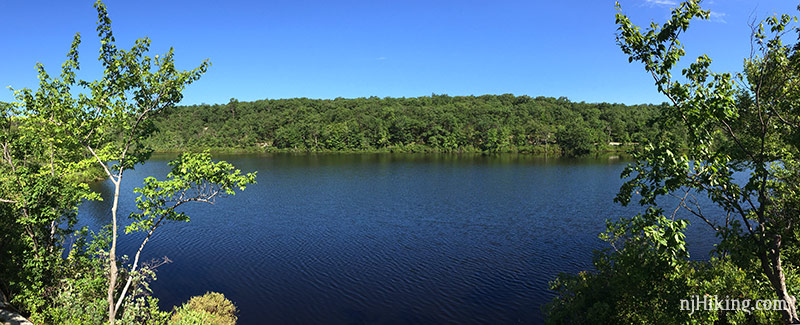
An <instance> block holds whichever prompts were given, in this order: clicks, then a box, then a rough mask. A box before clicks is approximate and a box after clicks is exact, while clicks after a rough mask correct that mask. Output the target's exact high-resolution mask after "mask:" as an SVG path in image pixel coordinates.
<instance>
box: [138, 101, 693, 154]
mask: <svg viewBox="0 0 800 325" xmlns="http://www.w3.org/2000/svg"><path fill="white" fill-rule="evenodd" d="M661 111H662V106H661V105H635V106H626V105H622V104H608V103H599V104H596V103H583V102H581V103H575V102H571V101H569V100H568V99H566V98H564V97H562V98H551V97H537V98H531V97H529V96H514V95H511V94H504V95H484V96H455V97H451V96H447V95H432V96H430V97H427V96H426V97H416V98H378V97H370V98H355V99H343V98H337V99H332V100H330V99H308V98H293V99H277V100H259V101H254V102H239V101H237V100H235V99H231V100H230V102H229V103H227V104H217V105H205V104H203V105H193V106H178V107H173V108H170V109H168V110H166V111H165V112H164V113H163V114H162V115H159V116H158V117H156V118H155V120H154V125H155V126H156V128H157V129H158V132H157V133H155V134H154V135H153V136H152V137H151V138H150V139H148V144H149V145H150V146H152V147H153V148H154V149H156V150H158V151H181V150H186V149H204V148H211V149H222V150H225V149H233V150H259V151H298V152H305V151H310V152H324V151H377V152H524V153H534V152H545V151H548V152H554V153H563V154H567V155H577V154H583V153H588V152H591V151H604V150H615V149H616V150H618V149H620V147H619V146H617V144H623V146H624V145H625V144H628V145H630V144H635V143H640V142H646V140H647V139H653V138H654V137H655V136H656V135H657V134H658V133H659V132H660V130H664V129H668V126H665V125H662V124H664V123H661V122H660V119H659V117H660V116H661ZM675 133H676V134H678V137H681V132H675ZM609 143H613V145H609Z"/></svg>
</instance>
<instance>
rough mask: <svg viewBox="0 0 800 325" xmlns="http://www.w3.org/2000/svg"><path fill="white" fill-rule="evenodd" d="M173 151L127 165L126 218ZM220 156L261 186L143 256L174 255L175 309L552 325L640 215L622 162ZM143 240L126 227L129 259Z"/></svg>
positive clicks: (697, 229) (98, 215)
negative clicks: (218, 306)
mask: <svg viewBox="0 0 800 325" xmlns="http://www.w3.org/2000/svg"><path fill="white" fill-rule="evenodd" d="M168 158H169V157H165V156H157V157H154V159H152V160H151V161H149V162H147V163H146V164H145V165H142V166H139V167H137V169H136V170H133V171H130V172H126V175H125V180H124V183H123V194H122V196H121V199H120V202H121V208H120V209H121V212H122V213H121V215H123V216H125V215H127V214H128V213H130V212H131V211H132V209H133V208H134V201H133V200H134V198H135V196H134V194H133V193H132V189H133V187H135V186H140V185H141V181H142V179H143V178H144V177H146V176H155V177H157V178H159V179H163V178H164V176H165V175H166V174H167V172H168V171H169V167H168V166H167V165H166V163H167V161H168ZM219 158H221V159H225V160H228V161H230V162H232V163H234V164H235V165H237V166H238V167H239V168H241V169H242V170H243V171H258V184H255V185H251V186H250V187H248V189H247V190H246V191H245V192H242V193H239V194H237V195H235V196H233V197H228V198H225V199H221V200H219V201H217V203H216V204H215V205H207V204H201V203H198V204H195V205H191V206H186V209H184V210H183V211H185V212H186V213H187V214H188V215H189V216H190V217H191V222H189V223H172V224H167V225H166V226H164V227H162V228H159V229H158V230H157V232H156V235H155V236H154V238H153V239H152V241H151V242H150V243H149V244H148V246H147V247H146V248H145V251H144V253H143V258H144V259H145V260H149V259H152V258H160V257H163V256H167V257H168V258H169V259H170V260H172V261H173V262H172V263H170V264H166V265H163V266H161V267H160V268H158V280H157V281H155V282H154V283H153V284H152V289H153V291H154V295H155V296H156V297H158V298H159V299H160V300H161V303H162V307H164V308H169V307H170V306H173V305H178V304H180V303H182V302H184V301H186V300H187V299H188V298H190V297H191V296H195V295H200V294H203V293H205V292H206V291H217V292H222V293H224V294H225V296H226V297H228V298H229V299H231V300H232V301H234V303H235V304H236V305H237V306H238V307H239V309H240V313H239V320H240V323H241V324H260V323H274V324H320V323H325V324H362V323H365V324H375V323H377V324H408V323H414V324H419V323H467V324H469V323H494V324H501V323H541V322H542V321H543V315H542V312H541V307H542V305H543V304H544V303H546V302H548V301H549V300H550V299H551V298H552V296H553V294H552V292H550V291H549V290H548V285H547V284H548V282H549V281H552V280H553V279H554V278H555V277H556V275H557V274H558V273H560V272H569V273H575V272H578V271H581V270H587V269H591V256H592V251H593V250H595V249H602V248H606V247H607V244H605V243H604V242H602V241H600V240H599V239H597V235H598V234H599V233H600V232H602V231H603V229H604V227H605V220H606V219H609V218H611V219H615V218H618V217H620V216H631V215H633V214H635V213H636V212H637V211H638V208H636V207H633V208H623V207H621V206H619V205H617V204H614V203H613V202H612V200H613V198H614V196H615V194H616V193H617V191H618V189H619V186H620V185H621V184H622V180H620V178H619V175H620V172H621V171H622V169H623V168H624V166H625V164H626V162H624V161H621V160H619V159H614V157H612V158H611V159H610V158H583V159H552V158H550V159H546V158H542V157H532V156H523V155H520V156H518V155H508V156H466V155H396V154H394V155H391V154H353V155H344V154H342V155H288V154H287V155H263V156H243V155H239V156H220V157H219ZM94 188H95V190H97V191H100V192H101V193H103V195H104V196H105V197H110V194H111V193H113V187H112V186H111V184H110V183H109V182H101V183H97V184H94ZM109 208H110V200H108V199H107V200H106V201H104V202H89V203H85V204H84V205H83V206H82V207H81V209H80V215H81V218H82V221H81V223H83V224H87V225H89V226H90V227H92V228H95V229H96V228H98V227H99V226H100V225H102V224H106V223H108V222H109V220H110V213H109ZM122 220H123V224H127V223H128V221H127V220H125V219H124V218H123V219H122ZM694 223H695V224H697V225H696V226H693V227H694V228H693V229H691V231H690V234H689V236H688V240H689V244H690V251H691V253H692V254H693V256H700V257H703V256H705V254H706V253H707V252H708V250H709V249H710V248H711V247H712V243H713V237H712V236H711V235H710V233H709V232H708V231H706V230H705V228H702V227H701V226H702V225H700V224H699V223H698V222H694ZM139 241H140V237H139V236H136V235H122V236H121V238H120V248H119V250H118V252H119V253H118V254H127V255H133V254H134V253H135V249H136V247H137V246H138V244H139Z"/></svg>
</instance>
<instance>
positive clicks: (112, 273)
mask: <svg viewBox="0 0 800 325" xmlns="http://www.w3.org/2000/svg"><path fill="white" fill-rule="evenodd" d="M120 174H121V173H120ZM120 181H121V179H117V180H116V181H114V203H113V204H112V206H111V249H110V250H109V252H108V263H110V270H109V273H108V323H109V324H112V325H113V324H114V319H115V318H116V314H117V310H116V308H114V287H115V286H116V285H117V253H116V252H117V207H118V203H119V184H120Z"/></svg>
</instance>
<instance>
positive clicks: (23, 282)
mask: <svg viewBox="0 0 800 325" xmlns="http://www.w3.org/2000/svg"><path fill="white" fill-rule="evenodd" d="M94 7H95V8H96V9H97V14H98V22H97V32H98V36H99V38H100V56H99V61H100V62H101V64H102V67H103V69H104V70H103V75H102V78H100V79H97V80H94V81H87V80H83V79H80V78H78V76H77V71H78V70H79V61H78V47H79V45H80V43H81V37H80V35H76V36H75V38H74V39H73V42H72V45H71V47H70V50H69V52H68V54H67V60H66V62H65V63H64V64H63V65H62V69H61V74H60V75H59V76H58V77H51V76H50V75H49V74H48V73H47V71H46V70H45V68H44V66H42V65H41V64H37V71H38V73H39V86H38V88H37V89H35V90H31V89H22V90H16V91H15V92H14V93H15V95H16V98H17V100H18V102H17V103H13V104H5V103H0V146H2V150H3V151H2V160H0V161H1V163H0V174H1V175H2V177H1V178H0V266H1V267H2V268H0V290H3V291H4V292H6V293H8V296H10V297H11V298H12V302H14V303H15V304H16V305H17V306H19V309H20V310H21V311H23V312H24V313H26V314H29V315H31V318H32V319H34V320H35V321H36V322H39V323H75V322H79V323H85V322H89V323H97V322H98V320H99V319H104V318H105V319H108V321H109V322H110V323H112V324H113V323H115V321H116V320H120V321H121V322H122V323H126V324H127V323H137V324H138V323H163V322H164V321H166V319H168V318H169V313H164V312H161V311H160V310H159V308H158V305H157V303H158V301H157V299H155V298H152V297H146V296H147V295H148V293H149V287H148V282H149V281H152V280H154V279H155V273H154V271H153V270H154V269H155V267H156V265H154V264H152V263H142V262H140V261H139V257H140V253H141V251H142V249H143V248H144V246H145V244H146V243H147V242H148V241H149V239H150V237H151V235H152V234H153V232H154V231H155V230H156V228H158V226H159V225H161V224H162V223H163V222H166V221H188V217H187V216H185V215H184V214H183V213H182V212H180V211H179V210H178V207H179V206H180V205H182V204H183V203H187V202H193V201H199V202H208V203H213V201H214V199H215V198H217V197H221V196H226V195H232V194H234V191H235V190H244V189H245V187H246V185H248V184H251V183H253V182H254V181H255V174H243V173H241V171H239V170H237V169H235V168H234V167H233V166H232V165H230V164H228V163H226V162H213V161H212V160H211V157H210V155H209V154H207V153H200V154H185V155H182V156H180V157H179V158H178V159H177V160H176V161H174V162H172V163H171V165H172V166H173V171H172V172H171V173H170V174H169V175H167V178H168V179H167V180H164V181H157V180H155V179H154V178H148V179H146V181H145V184H144V186H143V187H142V188H139V189H137V192H138V193H140V194H141V195H140V197H139V198H138V199H137V204H138V207H139V208H140V209H141V212H140V213H135V214H133V215H131V218H132V219H133V223H132V224H131V225H130V226H128V227H127V230H128V231H145V232H146V233H147V236H146V237H145V239H144V241H143V242H142V244H141V245H140V247H139V250H138V251H137V252H136V254H135V258H134V260H133V261H132V262H131V263H130V264H128V260H127V258H126V257H125V256H122V257H121V258H120V257H119V256H118V255H117V251H116V250H117V247H116V243H117V237H118V226H119V222H120V220H119V218H118V216H117V212H118V211H117V210H118V206H119V205H118V203H119V202H118V201H119V197H120V189H121V187H120V184H121V182H122V181H123V179H124V178H123V176H124V173H125V171H127V170H130V169H133V168H134V167H135V166H136V165H137V164H140V163H143V162H144V161H146V160H147V159H148V158H149V157H150V154H151V152H152V149H151V148H150V147H148V146H147V145H146V144H145V143H143V140H144V139H147V138H148V137H149V136H150V135H151V134H152V133H153V132H154V130H155V128H154V127H153V124H152V117H153V116H155V115H157V114H160V113H161V112H162V111H164V110H165V108H167V107H171V106H174V105H175V104H176V103H178V102H179V101H180V100H181V98H182V95H181V92H182V90H183V89H184V88H185V87H186V86H187V85H189V84H191V83H192V82H194V81H196V80H197V79H198V78H200V76H202V74H203V73H204V72H205V71H206V69H207V68H208V63H207V62H203V63H202V64H201V65H200V66H198V67H197V68H195V69H192V70H187V71H182V70H178V69H176V67H175V63H174V51H173V50H172V49H170V50H169V51H167V53H165V54H163V55H155V56H153V57H150V56H148V51H149V46H150V40H149V39H147V38H143V39H139V40H137V41H136V42H135V45H134V46H133V47H132V48H131V49H130V50H122V49H119V48H117V46H116V42H115V38H114V35H113V33H112V30H111V19H110V18H109V16H108V12H107V10H106V6H105V5H104V4H103V3H102V2H99V1H98V2H96V3H95V5H94ZM87 170H90V171H91V170H100V171H101V172H102V173H103V174H104V176H105V177H106V178H107V179H108V181H109V182H111V183H112V184H113V185H114V195H113V197H111V198H110V199H111V200H112V207H111V210H110V211H109V214H110V216H111V220H112V221H111V223H110V224H109V225H108V230H107V232H102V233H100V234H99V235H96V236H94V237H93V238H94V239H93V240H92V241H91V243H89V242H87V236H89V233H88V232H87V231H86V230H82V231H79V232H78V233H76V234H75V235H74V236H72V237H70V235H71V234H72V233H73V231H74V229H73V226H74V225H75V223H76V216H77V209H78V206H79V204H80V203H81V202H82V201H83V200H96V199H100V196H99V194H98V193H94V192H92V191H91V190H90V189H89V187H88V185H87V184H86V183H85V181H84V180H85V176H86V171H87ZM67 238H73V240H75V244H74V245H73V246H72V247H71V248H69V249H68V252H67V254H65V252H64V250H65V249H64V246H65V240H66V239H67ZM65 255H66V257H65ZM118 277H121V278H122V279H124V280H125V282H124V285H122V284H121V283H119V282H118V281H117V279H118ZM103 290H105V291H106V295H105V296H103ZM103 309H104V310H105V312H103ZM118 316H119V317H120V318H118Z"/></svg>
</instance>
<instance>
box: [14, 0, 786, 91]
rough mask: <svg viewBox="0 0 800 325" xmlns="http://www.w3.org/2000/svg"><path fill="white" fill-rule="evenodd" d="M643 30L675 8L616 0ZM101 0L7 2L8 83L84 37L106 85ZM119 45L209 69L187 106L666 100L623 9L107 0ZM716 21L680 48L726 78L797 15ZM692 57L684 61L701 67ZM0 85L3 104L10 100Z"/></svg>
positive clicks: (722, 12) (731, 13)
mask: <svg viewBox="0 0 800 325" xmlns="http://www.w3.org/2000/svg"><path fill="white" fill-rule="evenodd" d="M620 2H621V4H622V6H623V11H624V12H625V13H627V14H629V15H630V16H631V17H632V19H633V20H634V22H635V23H638V24H647V23H649V22H650V20H656V21H658V22H663V21H664V20H665V19H666V18H667V16H668V15H669V10H670V8H671V7H672V6H674V5H675V2H674V1H672V0H621V1H620ZM92 3H93V2H92V1H37V0H26V1H12V0H2V1H0V42H2V45H0V86H2V87H3V88H5V87H6V86H13V87H15V88H23V87H35V86H36V82H37V80H36V71H35V68H34V65H35V64H36V62H37V61H38V62H42V63H43V64H45V66H46V68H47V69H48V71H50V73H51V74H57V72H58V69H60V66H61V63H62V62H63V60H64V58H65V55H66V52H67V50H68V48H69V44H70V42H71V39H72V36H73V35H74V34H75V33H76V32H80V33H81V35H82V36H83V43H82V45H81V63H82V68H83V69H82V72H81V74H80V76H82V77H83V78H86V79H95V78H97V77H98V76H99V74H98V73H99V69H98V64H97V63H96V62H97V61H96V59H97V53H98V50H99V42H98V41H97V36H96V33H95V31H94V28H95V22H96V19H97V18H96V11H95V10H94V8H92ZM107 5H108V7H109V12H110V16H111V19H112V25H113V28H114V32H115V34H116V36H117V41H118V45H119V46H121V47H126V48H127V47H130V46H131V45H132V44H133V41H134V40H135V39H136V38H138V37H142V36H149V37H150V38H151V39H152V41H153V43H152V45H153V46H152V49H153V50H154V51H155V52H154V53H152V55H155V54H160V53H161V52H163V51H165V50H166V49H167V48H168V47H169V46H173V47H175V49H176V58H177V63H178V66H179V67H182V68H190V67H193V66H194V65H197V64H199V63H200V62H201V61H202V60H203V59H206V58H208V59H210V61H211V63H212V64H213V66H212V67H211V69H210V70H209V72H208V73H207V74H206V75H205V76H204V77H203V78H202V79H201V80H200V81H198V82H197V83H195V84H193V85H192V86H190V87H189V88H188V89H187V90H186V91H185V98H184V101H183V103H184V104H199V103H226V102H228V99H230V98H237V99H239V100H256V99H264V98H291V97H309V98H336V97H345V98H353V97H369V96H379V97H386V96H392V97H413V96H427V95H430V94H431V93H436V94H449V95H453V96H456V95H482V94H503V93H513V94H515V95H529V96H552V97H559V96H566V97H568V98H570V99H571V100H574V101H586V102H621V103H627V104H636V103H660V102H662V101H664V98H663V97H662V96H661V95H659V94H658V93H657V92H656V91H655V90H654V87H653V82H652V80H651V79H650V78H649V77H648V75H647V74H646V73H645V72H644V71H643V69H642V68H641V66H640V65H637V64H629V63H628V61H627V58H626V57H625V56H624V55H623V54H622V53H621V52H620V50H619V48H618V47H617V46H616V44H615V40H614V33H615V30H616V26H615V25H614V13H615V9H614V1H598V0H582V1H540V0H518V1H505V0H492V1H471V0H459V1H435V0H428V1H415V0H408V1H407V0H390V1H383V0H375V1H366V0H364V1H303V0H279V1H242V0H228V1H218V0H217V1H204V0H195V1H163V0H162V1H151V0H138V1H121V0H110V1H107ZM704 7H706V8H707V9H711V10H712V15H713V17H712V20H711V21H698V22H695V23H694V26H693V27H692V28H691V29H690V31H689V33H687V34H686V35H685V36H686V37H685V39H684V43H685V45H686V48H687V52H688V57H687V58H693V57H696V56H697V55H699V54H701V53H707V54H708V55H709V56H710V57H711V58H712V59H713V60H714V63H713V65H712V67H714V68H715V69H716V70H718V71H738V70H739V69H740V67H741V65H742V59H743V58H744V57H745V56H748V55H749V52H750V47H749V35H750V33H749V27H748V25H747V23H748V21H749V20H750V19H752V17H758V18H763V17H765V16H767V15H772V14H773V13H776V12H777V13H791V14H793V15H794V14H796V13H797V11H796V10H795V7H796V4H795V3H793V2H791V1H785V0H783V1H777V0H772V1H767V0H763V1H748V0H713V1H711V0H706V1H705V2H704ZM692 60H693V59H690V60H687V61H692ZM11 100H13V97H12V95H11V92H10V91H9V90H7V89H0V101H11Z"/></svg>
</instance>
